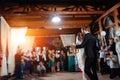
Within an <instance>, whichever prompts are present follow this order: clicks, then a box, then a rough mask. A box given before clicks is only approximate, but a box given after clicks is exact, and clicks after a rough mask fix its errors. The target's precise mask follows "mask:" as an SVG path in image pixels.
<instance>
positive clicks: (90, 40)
mask: <svg viewBox="0 0 120 80" xmlns="http://www.w3.org/2000/svg"><path fill="white" fill-rule="evenodd" d="M76 48H85V54H86V59H85V72H86V74H87V75H88V76H89V78H90V80H98V77H97V67H96V63H97V54H96V39H95V37H94V36H93V35H91V34H90V33H87V34H85V36H84V39H83V42H82V43H81V45H76Z"/></svg>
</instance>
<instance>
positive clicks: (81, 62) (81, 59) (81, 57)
mask: <svg viewBox="0 0 120 80" xmlns="http://www.w3.org/2000/svg"><path fill="white" fill-rule="evenodd" d="M81 43H82V41H79V40H78V39H76V44H77V45H79V44H81ZM77 59H78V66H79V68H80V69H81V70H82V77H83V80H87V78H86V76H85V71H84V65H85V53H84V48H80V49H79V52H78V53H77Z"/></svg>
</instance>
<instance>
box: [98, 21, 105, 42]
mask: <svg viewBox="0 0 120 80" xmlns="http://www.w3.org/2000/svg"><path fill="white" fill-rule="evenodd" d="M98 25H99V31H100V33H101V32H102V30H103V28H102V23H101V20H99V21H98ZM100 36H101V34H100ZM101 41H102V44H103V43H104V37H103V36H101Z"/></svg>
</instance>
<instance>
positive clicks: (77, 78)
mask: <svg viewBox="0 0 120 80" xmlns="http://www.w3.org/2000/svg"><path fill="white" fill-rule="evenodd" d="M98 77H99V80H111V79H109V75H108V74H105V75H101V74H100V73H98ZM8 80H14V77H11V78H9V79H8ZM20 80H82V74H81V73H80V72H56V73H47V74H46V75H45V76H38V75H37V74H34V75H29V76H25V78H24V79H20ZM112 80H120V78H119V77H116V78H115V79H112Z"/></svg>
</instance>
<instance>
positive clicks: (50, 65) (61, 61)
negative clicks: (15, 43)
mask: <svg viewBox="0 0 120 80" xmlns="http://www.w3.org/2000/svg"><path fill="white" fill-rule="evenodd" d="M75 59H76V58H75V52H74V50H73V49H72V48H71V47H70V48H69V49H68V50H55V49H46V48H44V47H43V49H42V50H41V49H39V48H38V49H34V50H32V51H30V50H28V51H26V52H24V51H23V50H22V49H21V48H20V47H18V49H17V52H16V54H15V76H16V78H18V79H19V78H24V76H25V75H28V76H29V75H32V74H35V73H37V74H38V75H45V74H46V73H49V72H51V73H54V72H59V71H69V72H73V71H77V70H75V61H76V64H77V60H75ZM77 66H78V65H77ZM78 71H79V70H78Z"/></svg>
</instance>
